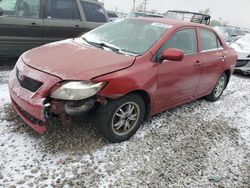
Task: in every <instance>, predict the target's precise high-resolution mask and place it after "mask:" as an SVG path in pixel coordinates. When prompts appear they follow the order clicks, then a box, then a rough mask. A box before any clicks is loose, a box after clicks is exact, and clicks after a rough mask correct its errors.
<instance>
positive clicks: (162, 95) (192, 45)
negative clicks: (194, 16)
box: [155, 28, 201, 111]
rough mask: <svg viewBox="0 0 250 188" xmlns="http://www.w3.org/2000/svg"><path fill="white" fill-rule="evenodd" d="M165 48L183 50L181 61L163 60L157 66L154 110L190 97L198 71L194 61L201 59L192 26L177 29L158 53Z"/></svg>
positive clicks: (192, 93) (170, 105)
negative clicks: (183, 54)
mask: <svg viewBox="0 0 250 188" xmlns="http://www.w3.org/2000/svg"><path fill="white" fill-rule="evenodd" d="M167 48H177V49H181V50H183V51H184V53H185V56H184V59H183V60H182V61H178V62H177V61H169V60H165V61H163V62H162V63H159V66H158V81H157V91H156V104H155V106H156V111H161V110H164V109H166V108H168V107H172V106H175V105H177V104H179V103H182V102H184V101H185V100H188V99H190V98H192V96H193V95H194V93H195V90H196V87H197V84H198V80H199V72H198V71H197V69H196V67H195V63H196V62H199V61H201V60H200V55H199V54H198V48H197V35H196V30H195V29H194V28H186V29H181V30H179V31H177V32H176V33H175V34H174V35H173V36H172V37H171V39H170V40H169V41H167V43H166V44H165V45H164V46H163V47H162V48H161V49H160V51H159V52H158V54H159V56H160V54H161V53H162V52H163V51H164V50H165V49H167Z"/></svg>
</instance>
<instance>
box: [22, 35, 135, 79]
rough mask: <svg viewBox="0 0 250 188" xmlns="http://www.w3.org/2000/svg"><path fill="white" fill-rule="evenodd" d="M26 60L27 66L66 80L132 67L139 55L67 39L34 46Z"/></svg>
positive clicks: (25, 56) (85, 77) (92, 76)
mask: <svg viewBox="0 0 250 188" xmlns="http://www.w3.org/2000/svg"><path fill="white" fill-rule="evenodd" d="M22 59H23V61H24V62H25V63H26V64H27V65H29V66H31V67H33V68H35V69H38V70H41V71H43V72H46V73H49V74H52V75H55V76H57V77H60V78H61V79H63V80H91V79H92V78H95V77H98V76H101V75H103V74H107V73H111V72H114V71H118V70H121V69H124V68H127V67H129V66H131V65H132V64H133V62H134V60H135V57H132V56H125V55H122V54H117V53H114V52H110V51H105V50H102V49H98V48H95V47H88V46H86V45H83V44H81V43H79V40H78V42H76V41H74V40H73V39H67V40H63V41H59V42H55V43H50V44H47V45H44V46H41V47H38V48H35V49H32V50H30V51H28V52H26V53H24V54H23V55H22Z"/></svg>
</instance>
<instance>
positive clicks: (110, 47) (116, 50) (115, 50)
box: [82, 37, 120, 52]
mask: <svg viewBox="0 0 250 188" xmlns="http://www.w3.org/2000/svg"><path fill="white" fill-rule="evenodd" d="M82 39H83V40H84V41H85V42H87V43H88V44H90V45H92V46H95V47H98V48H102V49H103V48H104V47H105V48H109V49H111V50H112V51H114V52H120V49H119V48H117V47H114V46H111V45H109V44H107V43H103V42H100V43H98V42H92V41H89V40H87V39H86V38H84V37H83V38H82Z"/></svg>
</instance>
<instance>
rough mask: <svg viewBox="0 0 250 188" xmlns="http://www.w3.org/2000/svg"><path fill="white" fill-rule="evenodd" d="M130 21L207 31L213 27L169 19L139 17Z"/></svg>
mask: <svg viewBox="0 0 250 188" xmlns="http://www.w3.org/2000/svg"><path fill="white" fill-rule="evenodd" d="M129 19H137V20H144V21H149V22H158V23H163V24H168V25H172V26H173V27H203V28H207V29H212V28H211V27H209V26H206V25H204V24H199V23H193V22H188V21H179V20H174V19H167V18H154V17H138V18H129ZM212 30H213V29H212Z"/></svg>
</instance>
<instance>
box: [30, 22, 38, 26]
mask: <svg viewBox="0 0 250 188" xmlns="http://www.w3.org/2000/svg"><path fill="white" fill-rule="evenodd" d="M30 27H40V25H37V23H35V22H32V23H31V24H30Z"/></svg>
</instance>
